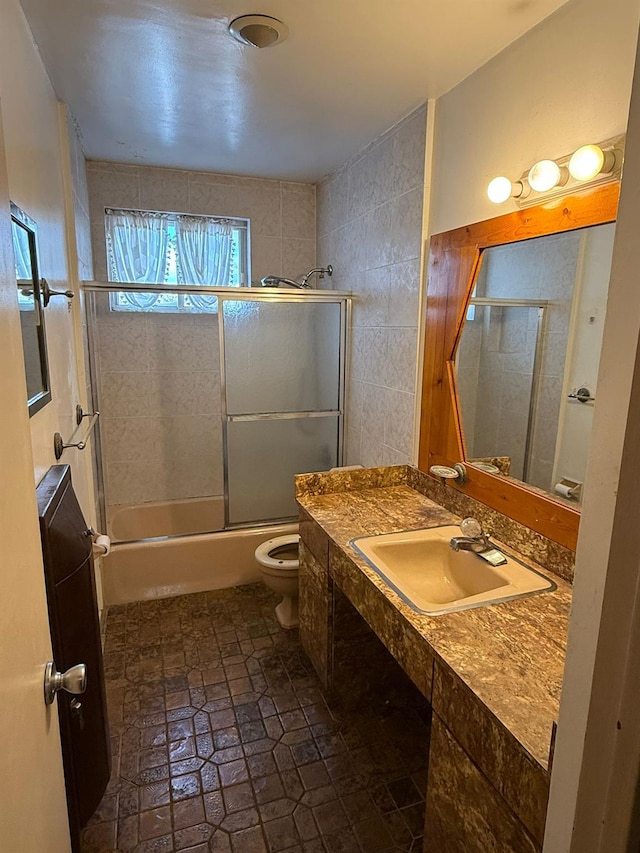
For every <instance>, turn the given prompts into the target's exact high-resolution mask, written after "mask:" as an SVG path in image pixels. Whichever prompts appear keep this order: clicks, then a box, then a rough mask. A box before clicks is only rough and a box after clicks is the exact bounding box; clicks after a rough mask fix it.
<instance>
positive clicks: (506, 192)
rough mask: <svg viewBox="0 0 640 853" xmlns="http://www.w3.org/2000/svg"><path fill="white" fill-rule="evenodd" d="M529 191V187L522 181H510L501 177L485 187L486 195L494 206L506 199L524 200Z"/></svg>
mask: <svg viewBox="0 0 640 853" xmlns="http://www.w3.org/2000/svg"><path fill="white" fill-rule="evenodd" d="M529 191H530V190H529V186H528V185H526V184H524V183H523V182H522V181H510V180H509V178H505V177H504V176H503V175H501V176H500V177H498V178H494V179H493V180H492V181H491V183H490V184H489V186H488V187H487V195H488V196H489V199H490V201H492V202H494V203H495V204H501V203H502V202H503V201H506V200H507V199H508V198H524V197H525V196H527V195H528V194H529Z"/></svg>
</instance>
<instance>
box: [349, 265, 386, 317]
mask: <svg viewBox="0 0 640 853" xmlns="http://www.w3.org/2000/svg"><path fill="white" fill-rule="evenodd" d="M362 279H363V285H362V287H361V288H359V290H358V298H357V299H356V300H355V301H354V304H353V324H354V326H386V325H387V323H388V320H389V267H378V268H377V269H371V270H367V271H366V272H365V274H364V276H363V277H362Z"/></svg>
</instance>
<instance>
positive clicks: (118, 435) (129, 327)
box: [95, 293, 223, 515]
mask: <svg viewBox="0 0 640 853" xmlns="http://www.w3.org/2000/svg"><path fill="white" fill-rule="evenodd" d="M95 298H96V313H95V317H96V321H97V322H96V325H97V332H98V334H97V347H96V350H97V362H98V372H99V377H98V378H99V398H100V409H101V421H102V424H101V437H102V449H103V458H104V462H105V465H104V468H105V492H106V495H105V496H106V503H107V514H108V515H111V512H110V509H111V508H112V507H113V506H114V505H115V506H118V505H121V504H129V503H144V502H147V501H168V500H181V499H186V498H198V497H208V496H211V495H221V494H222V490H223V483H222V425H221V419H220V359H219V345H218V324H217V319H218V318H217V314H154V313H145V312H131V313H128V312H122V311H121V312H116V311H110V310H109V296H108V295H107V294H102V293H100V294H97V295H96V297H95Z"/></svg>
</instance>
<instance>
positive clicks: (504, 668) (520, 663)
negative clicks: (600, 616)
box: [298, 484, 571, 770]
mask: <svg viewBox="0 0 640 853" xmlns="http://www.w3.org/2000/svg"><path fill="white" fill-rule="evenodd" d="M298 502H299V504H300V506H301V507H302V508H303V509H304V510H306V512H308V513H309V515H310V516H311V517H312V518H313V519H314V520H315V521H316V522H317V523H318V524H319V525H320V526H321V527H322V528H323V529H324V531H325V532H326V533H327V534H328V536H329V537H330V539H331V540H333V542H334V543H335V545H336V546H337V547H338V548H340V549H341V550H342V551H343V553H344V554H345V555H346V556H347V557H348V558H349V560H350V561H351V563H353V565H354V567H356V568H357V569H358V570H360V571H361V572H362V573H363V575H364V576H365V577H366V578H367V579H368V581H369V582H370V583H371V584H372V585H373V586H374V587H375V588H376V589H377V591H378V592H379V593H380V594H381V595H384V596H385V597H386V599H387V600H388V601H390V602H391V603H392V604H393V605H394V607H395V608H396V610H397V613H398V618H399V619H402V620H405V621H406V622H408V623H409V624H410V625H411V626H412V627H413V628H414V629H415V630H416V631H417V632H418V633H419V634H420V635H421V636H422V637H424V639H425V641H426V642H427V643H428V644H429V646H430V647H431V649H432V650H433V652H434V654H435V656H436V658H440V659H441V660H442V661H443V662H444V663H445V664H446V665H447V666H448V667H449V668H450V669H452V670H453V671H454V672H455V673H456V674H457V675H458V677H459V678H460V679H461V680H462V681H463V682H464V683H465V684H466V686H467V687H468V688H469V690H471V691H472V692H473V693H474V694H475V695H476V696H477V697H478V698H479V699H480V701H481V702H482V703H483V704H484V705H485V706H486V708H487V709H488V710H489V711H490V712H491V714H493V715H494V716H495V718H496V719H497V720H498V721H499V722H500V723H501V724H502V725H503V726H504V727H505V728H506V729H507V730H508V731H509V732H510V733H511V734H512V736H513V737H515V738H516V739H517V741H518V742H519V743H520V744H521V745H522V746H523V747H524V749H525V750H526V751H527V753H528V754H529V755H530V756H531V757H532V758H533V759H534V760H535V761H536V762H537V763H538V764H539V765H540V766H541V767H542V768H543V769H545V770H546V769H547V768H548V764H549V748H550V741H551V732H552V726H553V722H554V720H557V718H558V708H559V704H560V690H561V686H562V677H563V671H564V659H565V647H566V637H567V628H568V622H569V609H570V604H571V586H570V585H569V584H568V583H566V582H565V581H563V580H561V579H560V578H559V577H557V576H556V575H554V574H552V573H550V572H549V571H546V570H544V569H543V568H541V567H540V566H539V565H538V564H536V563H535V562H533V561H532V560H530V559H527V558H526V557H523V556H522V555H521V554H519V553H518V552H517V551H515V550H514V549H512V548H510V547H509V544H508V543H506V542H501V541H499V540H498V539H495V540H494V541H495V542H496V543H497V545H498V547H499V548H500V549H501V550H504V552H505V553H506V554H509V555H511V556H514V557H517V558H518V559H519V560H521V562H523V563H525V564H527V565H530V566H532V567H534V568H535V569H536V570H537V571H539V572H541V573H542V574H544V575H545V576H548V577H550V578H551V579H552V580H553V581H554V582H555V583H556V584H557V587H558V588H557V590H555V591H554V592H546V593H544V594H542V595H537V596H533V597H531V598H522V599H517V600H514V601H505V602H500V603H497V604H494V605H489V606H485V607H478V608H475V609H471V610H462V611H458V612H457V613H449V614H445V615H441V616H425V615H423V614H420V613H417V612H416V611H414V610H413V609H412V608H411V607H409V606H408V605H407V604H406V603H405V602H404V601H402V599H401V598H400V597H399V596H398V595H397V594H396V593H395V592H394V591H393V590H392V589H391V588H390V587H389V586H387V584H386V583H385V582H384V581H383V580H382V579H381V578H380V577H378V575H377V574H376V573H375V572H374V571H373V570H372V569H371V568H370V567H369V565H368V564H367V563H366V561H365V560H364V559H363V558H362V557H360V556H359V555H358V554H357V553H356V552H355V551H354V550H353V548H351V546H350V545H349V542H350V540H351V539H353V538H355V537H358V536H367V535H373V534H377V533H391V532H393V531H398V530H409V529H416V528H420V527H435V526H437V525H444V524H455V523H458V522H459V521H460V518H459V517H458V516H455V515H453V514H452V513H451V512H449V511H448V510H446V509H444V508H443V507H441V506H439V505H438V504H436V503H434V502H433V501H432V500H430V499H429V498H427V497H425V496H424V495H422V494H420V493H419V492H417V491H415V490H414V489H412V488H411V487H410V486H408V485H403V484H401V485H392V486H386V487H376V488H364V489H360V490H353V491H342V492H333V493H330V494H321V495H308V494H305V495H298Z"/></svg>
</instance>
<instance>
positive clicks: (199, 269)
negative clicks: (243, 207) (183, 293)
mask: <svg viewBox="0 0 640 853" xmlns="http://www.w3.org/2000/svg"><path fill="white" fill-rule="evenodd" d="M232 255H233V230H232V228H231V224H230V223H229V222H224V221H221V220H218V221H217V222H215V221H212V220H211V219H209V218H206V217H195V216H178V217H176V268H177V274H178V282H179V283H180V284H204V285H210V286H212V287H226V286H227V285H228V284H229V283H230V278H231V260H232ZM191 300H192V302H193V304H194V305H195V306H196V307H198V308H202V309H205V310H206V309H207V308H211V307H212V306H214V305H215V301H216V297H215V296H206V295H204V294H203V295H197V294H191Z"/></svg>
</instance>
